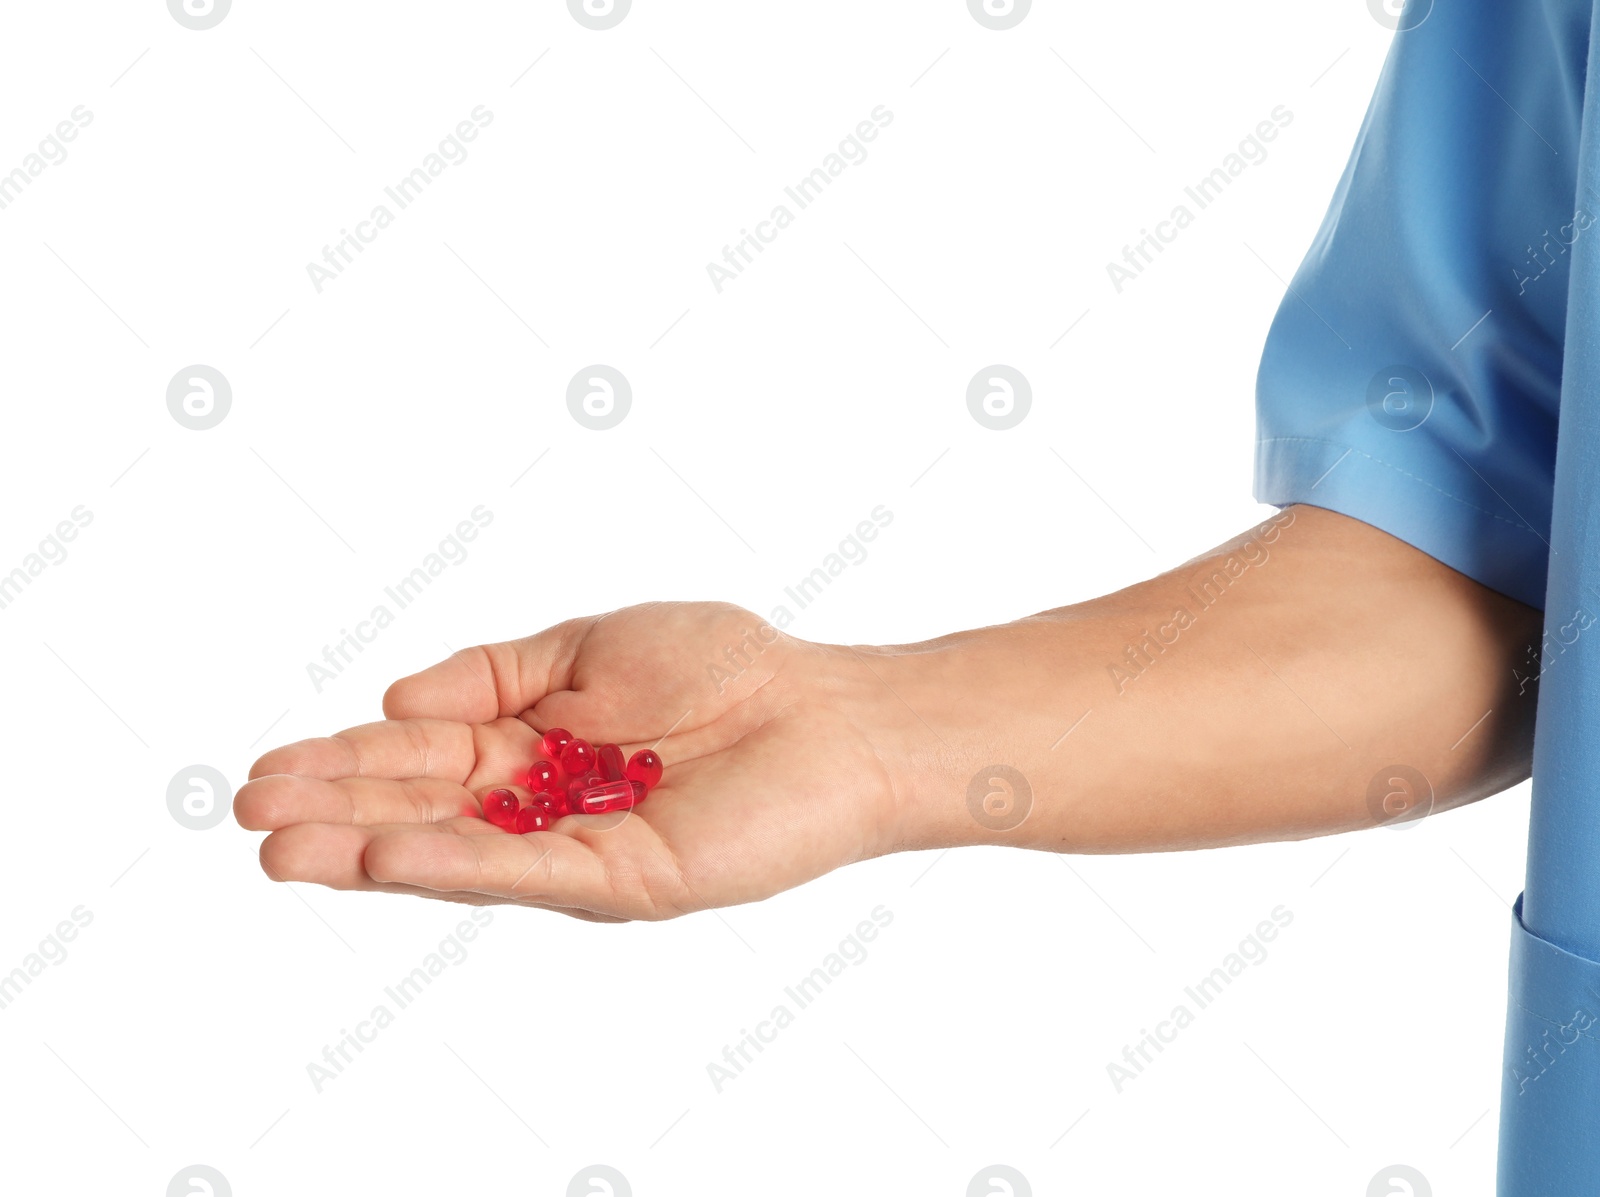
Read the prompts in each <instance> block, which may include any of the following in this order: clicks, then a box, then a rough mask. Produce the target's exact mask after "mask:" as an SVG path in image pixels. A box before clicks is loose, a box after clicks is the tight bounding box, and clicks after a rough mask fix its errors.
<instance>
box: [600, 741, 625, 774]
mask: <svg viewBox="0 0 1600 1197" xmlns="http://www.w3.org/2000/svg"><path fill="white" fill-rule="evenodd" d="M625 770H626V766H625V765H624V764H623V760H622V749H620V748H618V747H617V746H616V745H615V744H602V745H600V776H601V777H603V778H605V779H606V780H607V781H621V780H622V779H623V777H625V776H626V772H625Z"/></svg>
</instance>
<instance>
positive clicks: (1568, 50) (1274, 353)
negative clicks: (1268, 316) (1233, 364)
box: [1255, 0, 1600, 608]
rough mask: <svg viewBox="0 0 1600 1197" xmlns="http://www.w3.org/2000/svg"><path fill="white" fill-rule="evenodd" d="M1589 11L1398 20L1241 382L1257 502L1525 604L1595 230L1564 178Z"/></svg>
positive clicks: (1562, 1)
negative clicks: (1328, 521) (1383, 542)
mask: <svg viewBox="0 0 1600 1197" xmlns="http://www.w3.org/2000/svg"><path fill="white" fill-rule="evenodd" d="M1427 8H1428V5H1426V4H1416V3H1413V4H1411V5H1410V6H1408V8H1407V10H1406V17H1405V18H1403V19H1402V23H1403V24H1404V23H1405V22H1406V21H1409V20H1415V17H1416V15H1417V13H1418V12H1420V11H1422V10H1425V9H1427ZM1589 11H1590V9H1589V5H1588V4H1587V3H1585V4H1582V5H1578V4H1574V3H1572V2H1571V0H1527V2H1526V3H1518V4H1507V5H1498V4H1497V5H1476V4H1448V3H1438V4H1434V5H1432V7H1431V11H1428V12H1427V13H1426V17H1425V19H1423V20H1422V22H1421V23H1420V24H1418V25H1416V27H1414V28H1410V29H1406V30H1404V31H1402V32H1398V33H1396V35H1395V40H1394V43H1393V45H1392V46H1391V49H1390V52H1389V56H1388V59H1387V61H1386V62H1385V65H1384V68H1383V72H1382V74H1381V76H1380V79H1379V82H1378V87H1377V90H1376V92H1375V94H1374V96H1373V99H1372V102H1371V105H1370V107H1369V108H1368V111H1367V114H1366V117H1365V119H1364V120H1363V122H1362V125H1361V129H1360V133H1359V135H1358V136H1357V138H1356V144H1355V148H1354V150H1353V151H1352V153H1351V155H1350V160H1349V163H1348V165H1347V166H1346V167H1345V170H1344V174H1343V176H1342V177H1341V179H1340V181H1339V185H1338V188H1337V190H1336V191H1335V193H1334V196H1333V201H1332V204H1331V205H1330V207H1329V209H1328V212H1327V215H1326V217H1325V218H1324V219H1323V222H1322V226H1321V228H1320V229H1319V230H1318V232H1317V235H1316V238H1315V240H1314V241H1313V242H1312V245H1311V249H1310V251H1309V252H1308V253H1307V254H1306V257H1305V260H1304V261H1303V262H1302V263H1301V265H1300V268H1299V270H1298V271H1297V272H1296V274H1295V276H1294V279H1293V281H1292V282H1291V283H1290V285H1289V288H1288V292H1287V294H1286V295H1285V296H1284V299H1283V302H1282V304H1281V305H1280V307H1279V310H1278V313H1277V315H1276V317H1275V318H1274V320H1273V323H1272V326H1271V329H1270V331H1269V333H1268V336H1267V341H1266V346H1265V348H1264V350H1263V353H1262V359H1261V368H1260V373H1259V376H1258V379H1257V399H1256V416H1257V444H1256V466H1255V495H1256V498H1257V499H1259V500H1260V501H1262V502H1265V503H1272V504H1275V505H1279V506H1283V505H1287V504H1290V503H1308V504H1312V505H1315V506H1318V507H1325V508H1330V509H1332V510H1334V511H1338V512H1341V513H1343V514H1345V515H1349V516H1352V517H1354V518H1356V519H1359V520H1362V521H1364V522H1366V523H1369V524H1372V525H1374V526H1375V527H1378V528H1381V529H1383V530H1384V531H1386V532H1389V533H1390V534H1391V535H1393V536H1396V537H1398V538H1399V539H1401V540H1404V541H1406V542H1407V543H1409V544H1412V545H1414V546H1415V547H1417V548H1419V549H1421V550H1422V551H1423V552H1425V553H1428V554H1429V555H1430V556H1432V557H1435V558H1437V559H1438V560H1440V561H1442V562H1444V563H1445V564H1447V565H1449V566H1451V567H1452V568H1454V569H1457V570H1459V571H1461V572H1462V573H1464V574H1467V575H1468V576H1469V577H1472V578H1474V579H1476V580H1477V581H1479V582H1481V583H1483V584H1484V585H1486V586H1489V587H1491V588H1493V589H1495V590H1498V591H1500V592H1502V593H1504V594H1507V595H1510V596H1511V597H1513V598H1515V599H1518V600H1520V601H1522V602H1524V603H1527V604H1529V605H1531V606H1534V607H1539V608H1542V607H1543V606H1544V590H1545V574H1546V566H1547V558H1548V554H1549V544H1548V536H1549V527H1550V511H1551V500H1552V478H1553V473H1554V466H1555V445H1556V417H1557V413H1558V411H1559V406H1560V402H1559V401H1560V389H1561V365H1562V343H1563V336H1564V326H1565V320H1566V309H1567V287H1568V281H1569V277H1570V272H1569V263H1570V260H1571V246H1572V245H1573V244H1574V242H1575V241H1576V239H1577V238H1579V237H1585V236H1588V237H1597V236H1600V227H1594V226H1595V223H1596V220H1597V219H1600V196H1596V195H1580V194H1578V193H1577V145H1578V136H1579V129H1580V123H1581V122H1580V118H1581V109H1582V100H1583V84H1584V78H1583V75H1584V64H1585V60H1586V56H1587V47H1588V19H1589Z"/></svg>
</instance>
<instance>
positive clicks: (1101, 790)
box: [850, 507, 1541, 852]
mask: <svg viewBox="0 0 1600 1197" xmlns="http://www.w3.org/2000/svg"><path fill="white" fill-rule="evenodd" d="M1540 622H1541V621H1540V615H1539V613H1538V612H1536V611H1534V610H1532V609H1531V608H1528V607H1525V606H1523V605H1521V604H1519V603H1516V602H1513V601H1511V600H1509V599H1506V598H1504V597H1503V596H1501V595H1498V594H1496V593H1494V592H1492V591H1489V590H1487V589H1486V588H1484V587H1482V586H1480V585H1478V584H1477V583H1475V582H1472V581H1471V580H1469V579H1467V578H1466V577H1464V576H1463V575H1461V574H1458V573H1456V572H1455V571H1453V570H1451V569H1449V568H1447V567H1445V566H1443V565H1440V564H1439V563H1437V562H1436V561H1434V560H1433V559H1431V558H1429V557H1427V556H1426V555H1425V554H1423V553H1420V552H1418V551H1417V550H1415V549H1412V548H1410V547H1409V546H1407V545H1405V544H1403V543H1401V542H1399V541H1397V540H1395V539H1393V538H1392V537H1389V536H1388V535H1386V534H1384V533H1382V532H1379V531H1377V530H1376V529H1373V528H1371V527H1368V526H1367V525H1364V524H1361V523H1359V522H1358V521H1355V520H1350V519H1348V518H1346V517H1343V516H1338V515H1335V514H1333V513H1330V512H1326V511H1322V510H1320V509H1316V508H1304V507H1301V508H1290V509H1287V510H1286V511H1285V512H1284V513H1283V514H1282V515H1281V516H1280V517H1279V518H1278V519H1277V520H1276V521H1274V522H1273V523H1272V524H1271V525H1267V526H1263V529H1257V530H1253V531H1252V532H1251V533H1249V534H1247V535H1246V536H1244V537H1241V538H1239V539H1238V540H1236V541H1234V542H1231V543H1230V544H1228V545H1224V546H1220V547H1219V548H1218V549H1216V550H1213V551H1211V552H1210V553H1207V554H1205V555H1204V556H1203V557H1200V558H1197V559H1196V560H1194V561H1192V562H1190V563H1188V564H1186V565H1184V566H1181V567H1179V568H1178V569H1176V570H1173V571H1172V572H1170V573H1168V574H1164V575H1162V576H1160V577H1157V578H1154V579H1151V580H1150V581H1148V582H1143V583H1140V584H1139V585H1136V586H1133V587H1130V588H1129V589H1127V590H1123V591H1119V592H1117V593H1115V594H1111V595H1107V596H1105V597H1103V598H1098V599H1094V600H1092V601H1090V602H1086V603H1082V604H1078V605H1075V606H1072V607H1066V608H1062V609H1060V610H1057V611H1050V612H1045V613H1043V614H1040V615H1036V616H1033V617H1030V618H1027V619H1023V620H1019V621H1017V622H1015V623H1011V624H1006V625H1003V626H999V627H994V628H986V629H981V630H978V631H974V632H964V633H960V634H957V635H954V636H949V637H945V638H942V639H939V640H935V641H930V642H927V643H924V644H918V645H903V646H894V647H889V648H880V649H864V648H863V649H855V650H850V651H851V652H852V653H853V654H855V655H856V656H857V658H858V663H859V664H860V666H861V671H860V672H861V674H862V676H861V677H860V678H859V679H857V681H856V682H853V683H851V684H852V685H853V686H854V685H857V684H859V685H861V686H865V687H868V688H871V687H874V686H876V687H881V689H882V691H885V692H887V693H884V694H880V695H879V702H880V704H881V705H880V707H879V715H878V729H877V732H876V737H877V739H878V740H879V741H880V755H881V756H882V757H883V759H884V760H885V762H886V767H887V768H888V770H889V772H890V775H891V779H892V782H893V788H894V792H895V795H896V809H895V811H894V813H893V816H892V820H891V822H892V830H891V833H890V834H891V836H892V838H893V840H894V843H893V844H892V845H891V846H892V847H898V848H910V847H929V846H942V845H948V844H959V843H1008V844H1014V845H1020V846H1027V847H1035V848H1046V849H1054V850H1064V851H1074V852H1118V851H1141V850H1157V849H1173V848H1192V847H1202V846H1211V845H1221V844H1232V843H1243V842H1251V841H1257V840H1267V839H1295V838H1303V837H1306V836H1312V835H1319V834H1326V833H1329V832H1335V831H1343V830H1350V829H1354V828H1358V827H1365V826H1371V825H1373V823H1374V822H1376V821H1379V819H1380V818H1381V817H1382V812H1381V810H1377V811H1376V812H1375V806H1374V803H1375V802H1381V801H1382V799H1383V794H1384V793H1385V792H1386V791H1388V790H1390V789H1394V788H1395V787H1392V786H1390V785H1389V784H1388V778H1389V777H1390V776H1391V775H1392V774H1394V773H1395V771H1394V770H1392V769H1391V766H1406V767H1409V768H1410V769H1412V770H1416V771H1417V773H1418V774H1420V775H1421V777H1422V778H1425V779H1426V782H1425V785H1424V787H1423V789H1422V790H1421V792H1420V794H1419V796H1418V800H1419V801H1422V802H1424V803H1427V802H1428V801H1429V793H1428V792H1429V791H1430V790H1431V809H1433V810H1435V811H1437V810H1441V809H1446V808H1448V807H1450V806H1453V805H1458V804H1460V803H1463V802H1467V801H1471V800H1473V799H1476V798H1480V797H1483V796H1485V795H1486V794H1490V793H1493V792H1495V791H1497V790H1499V789H1503V788H1505V787H1506V786H1508V785H1511V784H1514V783H1515V782H1517V781H1519V780H1521V779H1522V778H1524V777H1526V776H1527V772H1528V760H1529V755H1530V751H1531V743H1532V725H1533V718H1532V717H1533V703H1534V695H1535V689H1534V688H1533V687H1531V686H1526V685H1525V684H1524V682H1523V681H1522V680H1521V679H1520V678H1519V677H1518V674H1519V673H1520V674H1521V675H1523V676H1524V677H1525V676H1526V675H1527V674H1528V673H1529V671H1530V668H1532V669H1534V670H1535V671H1536V668H1537V667H1536V666H1531V667H1530V665H1529V664H1528V650H1529V648H1530V646H1534V645H1536V644H1537V643H1538V640H1539V636H1540ZM868 675H870V676H868ZM1523 689H1525V690H1526V693H1519V690H1523ZM995 765H1005V766H1010V767H1011V768H1012V769H1015V770H1016V771H1017V773H1018V774H1020V775H1021V777H1022V778H1024V779H1025V782H1026V786H1027V789H1028V790H1029V791H1031V798H1030V799H1029V800H1028V801H1029V802H1030V808H1029V809H1028V811H1027V814H1026V817H1025V818H1023V819H1022V821H1021V822H1020V823H1019V824H1017V825H1016V826H1014V827H1011V826H1007V824H1009V823H1010V822H1011V821H1012V818H1014V817H1015V816H1011V817H1007V815H1006V814H1005V812H1004V809H1003V807H1004V804H1003V800H1002V801H1000V802H999V803H998V805H997V806H996V808H995V813H993V814H990V815H975V814H974V811H973V809H972V808H971V806H970V805H969V802H968V792H969V785H970V784H971V783H972V781H973V778H975V777H978V778H979V781H978V783H977V786H976V788H975V791H974V792H975V793H981V792H982V791H984V790H987V789H990V788H996V789H1003V786H995V787H990V786H989V785H988V783H987V775H988V773H989V772H991V771H992V770H991V769H990V767H991V766H995ZM1374 778H1378V779H1379V780H1378V782H1377V783H1376V786H1377V787H1378V788H1377V789H1376V790H1375V789H1374V785H1375V783H1374ZM1395 801H1396V802H1398V803H1400V804H1403V803H1404V802H1405V801H1406V799H1405V797H1404V796H1403V794H1402V796H1401V797H1400V798H1399V799H1397V800H1395ZM1393 805H1394V803H1391V806H1393Z"/></svg>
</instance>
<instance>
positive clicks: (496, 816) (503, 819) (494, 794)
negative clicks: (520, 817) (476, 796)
mask: <svg viewBox="0 0 1600 1197" xmlns="http://www.w3.org/2000/svg"><path fill="white" fill-rule="evenodd" d="M518 805H519V804H518V802H517V796H516V795H515V794H513V793H512V792H511V791H510V790H490V791H489V792H488V793H487V794H485V795H484V796H483V817H484V818H485V819H488V820H489V822H491V823H493V824H494V825H495V826H496V827H510V826H511V825H512V823H514V822H516V818H517V806H518Z"/></svg>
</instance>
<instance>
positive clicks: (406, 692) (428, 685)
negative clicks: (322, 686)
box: [383, 617, 596, 723]
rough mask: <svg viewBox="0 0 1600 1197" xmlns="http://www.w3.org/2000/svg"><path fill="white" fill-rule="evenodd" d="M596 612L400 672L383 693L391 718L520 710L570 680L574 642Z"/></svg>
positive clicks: (464, 717)
mask: <svg viewBox="0 0 1600 1197" xmlns="http://www.w3.org/2000/svg"><path fill="white" fill-rule="evenodd" d="M595 622H596V621H595V618H593V617H589V618H585V619H572V620H568V621H567V622H566V623H559V624H557V625H556V626H555V627H553V628H547V629H546V630H545V631H543V632H540V633H538V634H537V635H533V636H526V637H524V638H523V639H521V640H507V641H503V642H501V643H499V644H480V645H476V646H474V647H472V648H464V649H462V650H461V651H460V652H456V653H452V654H451V655H450V656H449V657H448V658H446V659H445V660H443V661H440V662H439V663H438V664H437V665H430V666H429V667H428V668H427V669H424V670H423V671H422V672H421V673H413V674H412V675H411V676H410V677H403V678H401V679H400V680H399V681H397V682H395V683H394V685H392V686H390V687H389V689H388V692H387V693H385V694H384V696H383V713H384V714H385V715H387V716H388V717H389V718H391V719H411V718H420V719H456V720H460V721H461V722H463V723H487V722H488V721H489V720H491V719H495V718H499V717H503V716H508V715H520V714H521V713H522V712H523V711H526V710H527V709H528V708H529V707H531V706H532V705H533V704H534V703H536V702H538V701H539V700H540V699H541V698H543V697H544V696H545V695H546V694H549V693H550V692H552V691H554V690H564V689H566V688H567V686H568V685H570V684H571V681H572V668H573V664H574V662H575V661H576V660H577V656H578V646H579V645H581V644H582V643H583V639H584V637H585V636H586V635H588V633H589V629H590V628H591V627H593V626H594V624H595Z"/></svg>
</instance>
